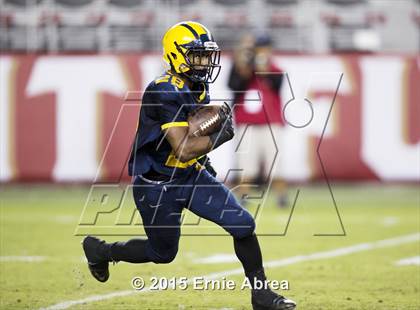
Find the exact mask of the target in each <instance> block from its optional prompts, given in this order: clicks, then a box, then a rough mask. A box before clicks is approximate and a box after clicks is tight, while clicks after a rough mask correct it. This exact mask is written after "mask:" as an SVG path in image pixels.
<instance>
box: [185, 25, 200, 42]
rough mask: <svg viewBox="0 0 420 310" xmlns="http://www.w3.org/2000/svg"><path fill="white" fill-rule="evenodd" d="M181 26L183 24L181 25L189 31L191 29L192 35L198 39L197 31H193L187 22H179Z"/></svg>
mask: <svg viewBox="0 0 420 310" xmlns="http://www.w3.org/2000/svg"><path fill="white" fill-rule="evenodd" d="M181 26H183V27H185V28H187V29H188V30H189V31H191V33H192V34H193V35H194V37H195V39H196V40H198V39H199V38H200V37H199V36H198V33H197V31H195V30H194V28H193V27H191V26H190V25H188V24H181Z"/></svg>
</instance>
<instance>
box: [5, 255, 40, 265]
mask: <svg viewBox="0 0 420 310" xmlns="http://www.w3.org/2000/svg"><path fill="white" fill-rule="evenodd" d="M46 259H47V258H46V257H45V256H17V255H15V256H0V262H2V263H3V262H13V263H14V262H25V263H26V262H30V263H37V262H43V261H45V260H46Z"/></svg>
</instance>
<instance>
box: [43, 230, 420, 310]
mask: <svg viewBox="0 0 420 310" xmlns="http://www.w3.org/2000/svg"><path fill="white" fill-rule="evenodd" d="M416 241H420V233H415V234H410V235H405V236H400V237H396V238H391V239H385V240H379V241H373V242H367V243H359V244H355V245H352V246H348V247H343V248H337V249H334V250H329V251H323V252H315V253H312V254H307V255H299V256H293V257H289V258H283V259H279V260H274V261H269V262H266V263H265V264H264V266H265V267H266V268H274V267H280V266H287V265H293V264H297V263H301V262H307V261H314V260H321V259H329V258H334V257H339V256H345V255H349V254H353V253H358V252H364V251H370V250H374V249H381V248H387V247H393V246H398V245H401V244H405V243H412V242H416ZM242 273H243V269H242V268H238V269H231V270H225V271H221V272H215V273H210V274H208V275H204V276H202V277H204V278H205V279H209V280H212V279H219V278H222V277H227V276H233V275H237V274H242ZM190 279H192V277H191V278H190ZM191 281H192V280H190V281H189V283H191ZM147 292H149V293H151V292H158V291H156V290H150V287H147V288H145V289H143V290H141V291H136V290H134V289H131V290H126V291H119V292H113V293H109V294H103V295H93V296H89V297H86V298H83V299H78V300H68V301H63V302H60V303H58V304H55V305H52V306H49V307H46V308H41V309H42V310H57V309H68V308H70V307H72V306H75V305H80V304H87V303H91V302H96V301H103V300H108V299H112V298H115V297H124V296H130V295H134V294H140V293H147Z"/></svg>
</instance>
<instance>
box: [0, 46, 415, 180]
mask: <svg viewBox="0 0 420 310" xmlns="http://www.w3.org/2000/svg"><path fill="white" fill-rule="evenodd" d="M273 60H274V62H275V63H276V64H277V65H278V66H279V67H280V68H281V69H283V70H284V72H286V73H287V76H285V79H284V83H283V87H282V90H281V96H282V104H283V108H284V107H285V106H286V103H288V105H287V108H286V109H284V110H283V112H284V114H285V115H283V116H284V117H286V120H287V122H288V124H286V125H285V126H284V127H283V129H282V133H281V139H280V141H281V143H279V145H277V148H278V153H277V156H276V162H275V166H276V167H277V169H280V170H281V173H282V175H283V177H284V178H285V179H287V180H290V181H308V180H314V179H315V180H317V179H323V178H324V171H325V173H326V174H327V175H328V177H329V178H330V179H331V180H380V181H415V182H418V181H420V82H419V81H420V58H419V56H418V55H351V54H350V55H321V56H314V55H276V56H275V57H274V58H273ZM230 67H231V58H230V56H224V57H222V71H221V75H220V77H219V79H218V80H217V82H216V83H215V84H212V85H211V88H210V92H211V95H212V98H213V100H214V101H215V102H223V101H231V100H232V98H233V94H232V93H231V92H230V91H229V89H228V88H227V79H228V74H229V70H230ZM162 70H164V67H163V62H162V61H161V57H160V56H159V55H158V54H153V53H152V54H140V55H45V56H43V55H39V56H35V55H2V56H0V168H1V169H0V180H1V181H2V182H8V181H57V182H60V181H64V182H67V181H70V182H72V181H83V182H119V181H121V180H129V177H128V176H127V167H126V163H127V160H128V156H129V151H130V147H131V142H132V139H133V135H134V133H135V131H136V128H137V119H138V111H139V108H140V103H141V96H142V90H144V89H145V87H146V86H147V83H148V82H149V81H151V80H153V78H154V77H156V76H157V75H159V74H160V73H161V72H162ZM251 96H252V95H251ZM305 99H306V100H305ZM249 102H250V103H252V104H255V100H254V101H252V100H251V101H249ZM245 104H248V103H247V102H246V103H245ZM257 104H259V102H257ZM254 108H255V107H254ZM327 120H328V121H327ZM305 124H306V125H305ZM297 127H301V128H297ZM321 137H322V143H321ZM235 143H236V142H231V143H228V144H226V145H223V146H222V147H220V148H219V149H217V150H216V151H214V152H213V153H211V155H210V157H211V159H212V162H213V163H214V166H215V167H216V169H217V170H218V171H219V177H220V178H221V179H223V178H224V176H226V174H227V172H228V171H229V170H230V169H239V170H240V169H241V167H237V166H236V165H235V154H234V150H235V148H236V146H235ZM321 160H322V163H321ZM323 168H324V170H323Z"/></svg>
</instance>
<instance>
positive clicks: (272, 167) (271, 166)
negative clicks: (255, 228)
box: [229, 33, 288, 207]
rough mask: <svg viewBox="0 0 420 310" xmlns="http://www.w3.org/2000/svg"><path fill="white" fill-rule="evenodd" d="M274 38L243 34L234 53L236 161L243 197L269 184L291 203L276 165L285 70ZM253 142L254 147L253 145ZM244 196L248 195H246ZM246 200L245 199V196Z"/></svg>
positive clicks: (281, 200) (232, 86)
mask: <svg viewBox="0 0 420 310" xmlns="http://www.w3.org/2000/svg"><path fill="white" fill-rule="evenodd" d="M271 45H272V41H271V38H270V36H269V35H268V34H266V33H262V34H259V35H257V36H256V37H255V38H254V36H252V35H250V34H247V35H244V36H243V37H242V38H241V40H240V42H239V44H238V48H237V50H236V51H235V53H234V59H233V65H232V69H231V72H230V75H229V88H230V89H231V90H232V91H233V92H234V108H233V111H234V116H235V121H236V125H237V126H238V128H237V129H238V130H237V131H238V132H237V134H236V137H237V141H238V142H237V145H238V146H237V149H236V152H235V153H236V160H237V165H238V168H239V169H240V170H241V175H240V176H239V178H238V183H239V184H240V185H241V186H240V188H239V191H238V193H239V195H240V198H245V197H246V195H247V194H248V192H249V190H250V188H249V185H251V184H258V185H261V186H269V182H270V180H272V183H271V185H272V186H271V189H272V190H274V193H275V195H276V200H277V205H278V206H281V207H285V206H287V204H288V200H287V193H286V184H285V182H284V181H283V180H282V179H281V175H280V173H281V171H280V169H279V167H278V165H277V163H278V154H279V152H278V151H280V152H281V148H280V137H281V127H282V126H283V125H284V122H283V119H282V112H281V98H280V89H281V86H282V81H283V73H282V70H281V69H280V68H278V67H277V66H276V65H275V64H274V63H273V61H272V59H271V54H272V48H271ZM251 145H252V148H251V147H250V146H251ZM244 195H245V196H244ZM243 203H245V199H243Z"/></svg>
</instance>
